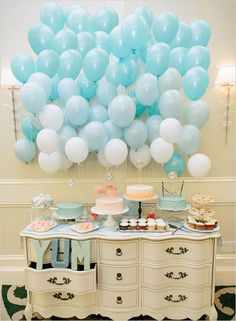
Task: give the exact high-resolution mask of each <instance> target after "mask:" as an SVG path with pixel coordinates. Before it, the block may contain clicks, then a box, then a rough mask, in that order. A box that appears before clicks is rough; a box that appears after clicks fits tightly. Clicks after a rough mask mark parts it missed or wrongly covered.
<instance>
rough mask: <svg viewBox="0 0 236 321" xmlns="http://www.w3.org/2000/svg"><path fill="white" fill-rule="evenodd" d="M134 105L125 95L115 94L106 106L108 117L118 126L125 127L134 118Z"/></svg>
mask: <svg viewBox="0 0 236 321" xmlns="http://www.w3.org/2000/svg"><path fill="white" fill-rule="evenodd" d="M135 112H136V107H135V103H134V100H133V99H132V98H131V97H129V96H127V95H118V96H116V97H115V98H114V99H113V100H112V102H111V103H110V105H109V106H108V115H109V118H110V119H111V120H112V121H113V123H114V124H115V125H117V126H118V127H127V126H128V125H129V124H130V123H131V122H132V120H134V117H135Z"/></svg>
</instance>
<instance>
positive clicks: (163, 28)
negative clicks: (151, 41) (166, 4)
mask: <svg viewBox="0 0 236 321" xmlns="http://www.w3.org/2000/svg"><path fill="white" fill-rule="evenodd" d="M178 28H179V20H178V18H177V17H176V16H175V15H174V14H173V13H172V12H165V13H162V14H161V15H160V16H159V17H158V18H157V19H156V20H155V21H154V22H153V29H152V30H153V34H154V36H155V38H156V40H157V41H158V42H165V43H171V42H172V41H173V40H174V38H175V36H176V33H177V31H178Z"/></svg>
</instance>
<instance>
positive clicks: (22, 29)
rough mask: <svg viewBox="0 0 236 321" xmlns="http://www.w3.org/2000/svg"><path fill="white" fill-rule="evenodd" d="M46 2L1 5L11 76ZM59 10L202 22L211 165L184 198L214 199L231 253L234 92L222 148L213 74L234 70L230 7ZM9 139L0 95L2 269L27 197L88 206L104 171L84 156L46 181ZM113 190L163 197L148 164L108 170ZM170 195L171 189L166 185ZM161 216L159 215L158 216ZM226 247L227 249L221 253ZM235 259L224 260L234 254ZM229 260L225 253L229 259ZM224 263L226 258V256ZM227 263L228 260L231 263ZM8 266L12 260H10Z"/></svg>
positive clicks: (206, 0)
mask: <svg viewBox="0 0 236 321" xmlns="http://www.w3.org/2000/svg"><path fill="white" fill-rule="evenodd" d="M45 2H46V1H40V0H37V1H32V0H31V1H21V0H17V1H16V0H15V1H10V0H5V1H3V0H2V1H1V11H0V12H1V17H0V18H1V49H0V50H1V52H0V53H1V69H9V61H10V59H11V57H12V56H13V55H14V54H16V53H19V52H25V53H29V54H32V53H31V50H30V48H29V46H28V43H27V32H28V30H29V28H30V27H31V26H32V25H34V24H37V23H38V21H39V12H40V7H41V6H42V4H43V3H45ZM57 2H58V3H59V4H61V6H62V7H63V8H66V7H69V6H70V5H72V4H74V3H82V4H83V5H85V6H86V7H87V8H88V9H89V10H90V11H91V12H92V13H94V12H95V11H96V10H97V9H98V8H100V7H102V6H105V5H112V6H113V7H114V8H115V9H116V10H117V11H118V12H119V14H120V15H121V17H122V18H123V17H124V15H126V14H128V13H131V12H132V10H133V9H134V8H135V7H136V6H138V5H141V4H144V5H147V6H149V7H150V8H151V9H152V11H153V12H154V13H155V15H158V14H160V13H161V12H163V11H167V10H171V11H173V12H174V13H175V14H176V15H177V16H178V17H179V18H180V20H182V21H185V22H187V23H191V21H194V20H197V19H204V20H206V21H207V22H208V23H209V24H210V26H211V28H212V38H211V41H210V44H209V49H210V51H211V66H210V69H209V75H210V86H209V89H208V91H207V93H206V95H205V96H204V100H205V101H207V102H208V104H209V107H210V110H211V116H210V119H209V122H208V123H207V125H206V126H205V127H204V128H203V129H202V137H203V140H202V143H201V147H200V152H203V153H206V154H208V155H209V157H210V158H211V160H212V169H211V172H210V173H209V176H208V177H206V178H203V179H192V178H191V177H189V176H188V174H187V173H186V177H184V178H183V179H184V180H185V188H184V194H185V195H186V196H187V197H188V198H190V196H191V195H192V194H193V193H194V192H205V193H210V194H212V195H213V197H214V199H215V201H216V202H215V204H214V208H215V210H216V216H217V219H218V220H219V222H220V224H221V229H222V235H223V241H226V243H225V248H224V250H225V251H226V252H233V245H234V243H235V181H236V180H235V90H234V92H233V99H232V109H233V110H234V112H232V113H231V114H230V117H231V121H232V123H231V125H230V130H229V139H228V145H225V144H224V135H225V129H224V126H223V124H222V123H223V120H224V114H223V113H224V106H225V93H224V91H222V90H219V88H216V87H215V86H214V80H215V77H216V73H217V68H219V67H220V66H224V65H228V64H235V51H236V50H235V49H236V46H235V39H236V32H235V30H236V25H235V24H236V17H235V1H230V0H228V1H227V0H221V1H219V0H202V1H201V0H199V1H197V0H178V1H177V0H176V1H173V0H169V1H167V0H161V1H158V0H156V1H148V0H146V1H57ZM18 98H19V97H17V114H18V117H19V118H18V119H19V120H20V119H21V117H22V115H23V114H24V111H23V110H22V108H21V106H20V102H19V99H18ZM13 144H14V133H13V121H12V111H11V96H10V92H9V91H8V90H7V89H2V90H1V106H0V147H1V148H0V228H1V230H0V233H1V234H0V235H1V243H0V265H1V263H2V262H5V263H4V264H5V265H6V261H7V260H8V258H9V260H10V258H11V257H10V256H9V255H12V256H13V258H15V257H16V256H17V255H22V254H23V251H22V249H21V247H20V238H19V232H20V230H21V229H22V228H23V227H24V226H25V225H26V224H28V223H29V220H30V214H29V210H28V207H29V205H30V202H31V198H32V196H34V195H36V194H38V193H40V192H47V193H51V194H52V195H53V197H54V198H55V201H56V202H57V201H62V200H66V199H78V200H80V201H82V202H86V203H93V202H94V200H95V196H96V195H95V194H94V192H93V186H94V184H95V183H98V182H100V183H105V180H104V174H105V169H103V168H102V167H101V166H100V165H99V164H98V163H97V161H96V160H95V159H96V156H95V155H90V157H89V160H87V161H86V162H85V163H84V164H82V165H81V166H79V167H77V166H74V167H73V169H71V170H69V171H67V172H59V173H56V174H55V175H51V176H48V175H46V174H45V173H43V172H42V171H41V170H40V168H39V167H38V165H37V164H36V162H35V163H34V164H29V165H25V164H22V163H20V162H19V161H18V160H17V159H16V158H15V156H14V154H13ZM113 175H114V183H115V184H117V186H118V188H119V191H120V193H123V192H124V190H125V186H126V185H127V184H130V183H134V182H142V183H150V184H153V186H154V187H155V190H156V192H157V193H160V191H161V188H160V187H161V181H162V179H166V177H164V175H163V171H162V168H161V167H160V166H159V165H157V164H156V163H154V162H153V163H151V164H150V165H149V166H148V168H146V169H144V170H143V171H142V172H141V173H140V174H138V173H137V170H136V169H135V168H134V167H133V166H132V165H131V164H130V163H129V162H128V163H127V164H124V165H123V166H121V167H119V168H115V169H114V170H113ZM68 179H73V180H74V183H75V184H74V186H73V187H72V188H69V187H68V186H67V182H68ZM168 184H169V187H170V188H172V185H173V188H174V185H175V184H180V181H178V182H176V183H169V182H168ZM161 214H162V215H165V213H161ZM227 246H228V249H227ZM232 254H233V253H231V254H229V255H232ZM227 255H228V254H227ZM228 257H229V256H228ZM230 257H231V256H230ZM9 262H10V261H9Z"/></svg>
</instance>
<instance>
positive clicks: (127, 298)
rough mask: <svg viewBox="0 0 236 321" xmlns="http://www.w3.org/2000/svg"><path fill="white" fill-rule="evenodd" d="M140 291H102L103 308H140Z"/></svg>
mask: <svg viewBox="0 0 236 321" xmlns="http://www.w3.org/2000/svg"><path fill="white" fill-rule="evenodd" d="M138 302H139V300H138V289H134V290H125V291H109V290H101V305H102V307H103V308H105V307H106V308H113V309H116V310H117V309H119V310H122V309H127V308H136V307H138Z"/></svg>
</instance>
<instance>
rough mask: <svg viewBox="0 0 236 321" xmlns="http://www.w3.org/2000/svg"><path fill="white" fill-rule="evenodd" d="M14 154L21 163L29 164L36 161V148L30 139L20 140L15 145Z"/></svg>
mask: <svg viewBox="0 0 236 321" xmlns="http://www.w3.org/2000/svg"><path fill="white" fill-rule="evenodd" d="M14 152H15V155H16V157H17V158H18V159H19V160H20V161H22V162H24V163H26V164H27V163H29V162H31V161H32V160H33V159H34V157H35V154H36V147H35V144H34V143H32V142H31V141H29V140H28V139H18V140H17V141H16V142H15V145H14Z"/></svg>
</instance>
